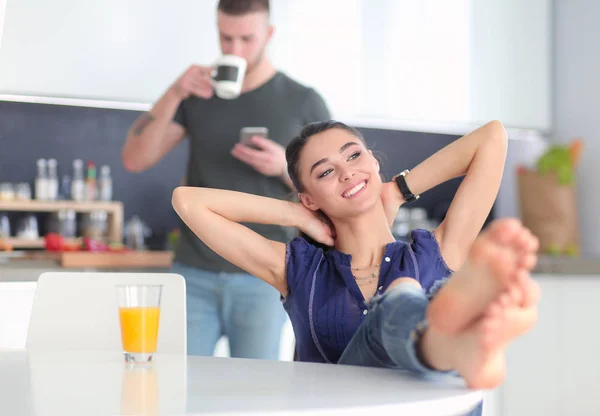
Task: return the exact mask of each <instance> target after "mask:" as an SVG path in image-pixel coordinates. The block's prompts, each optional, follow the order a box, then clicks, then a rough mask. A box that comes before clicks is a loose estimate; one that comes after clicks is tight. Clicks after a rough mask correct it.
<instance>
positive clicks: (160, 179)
mask: <svg viewBox="0 0 600 416" xmlns="http://www.w3.org/2000/svg"><path fill="white" fill-rule="evenodd" d="M138 115H139V113H138V112H135V111H125V110H107V109H97V108H83V107H69V106H55V105H46V104H28V103H12V102H0V182H30V183H32V181H33V178H34V177H35V174H36V160H37V159H38V158H50V157H54V158H56V159H57V160H58V163H59V169H60V172H59V174H60V175H61V176H62V174H63V173H68V174H71V166H72V161H73V159H76V158H81V159H83V160H84V161H87V160H93V161H94V162H95V163H96V165H98V166H99V165H102V164H108V165H110V166H111V168H112V175H113V182H114V185H113V186H114V199H116V200H120V201H123V203H124V206H125V218H126V219H127V218H129V217H130V216H132V215H133V214H138V215H140V216H141V218H142V219H143V220H145V221H146V222H147V223H148V224H149V225H150V226H151V227H152V228H153V230H155V232H156V233H157V235H158V236H161V235H164V234H165V233H166V232H168V230H170V229H172V228H174V227H177V226H178V220H177V216H176V215H175V213H174V212H173V210H172V209H171V205H170V197H171V191H172V189H173V188H174V187H175V186H177V184H178V183H179V180H180V178H181V177H182V176H183V174H184V169H185V165H186V160H187V151H188V148H187V145H186V144H185V143H184V144H182V145H181V146H179V147H178V148H177V149H175V151H173V152H172V153H170V154H169V155H168V156H167V157H166V158H165V159H164V160H163V161H161V162H160V163H159V164H158V165H157V166H156V167H154V168H153V169H150V170H149V171H147V172H144V173H141V174H132V173H129V172H127V171H125V169H124V168H123V167H122V165H121V161H120V152H121V146H122V144H123V141H124V139H125V135H126V133H127V130H128V128H129V126H130V125H131V123H132V122H133V121H134V120H135V119H136V117H137V116H138ZM362 130H363V132H364V134H365V136H366V139H367V141H368V143H369V145H370V146H371V147H372V148H373V150H374V152H375V153H376V154H377V155H378V156H380V160H381V164H382V173H383V175H384V176H385V177H386V178H387V179H390V178H391V177H392V176H393V175H394V174H396V173H397V172H399V171H401V170H403V169H406V168H412V167H414V166H415V165H416V164H417V163H418V162H420V161H422V160H423V159H425V158H426V157H427V156H429V155H431V154H432V153H434V152H435V151H437V150H439V149H440V148H442V147H443V146H445V145H446V144H448V143H450V142H451V141H453V140H455V139H456V136H452V135H440V134H428V133H415V132H404V131H392V130H377V129H362ZM459 183H460V182H459V181H458V180H454V181H450V182H449V183H447V184H444V185H442V186H440V187H438V188H436V189H435V190H432V191H430V192H428V193H427V194H425V195H424V196H423V197H422V198H421V199H420V200H419V201H417V203H416V204H415V206H423V207H425V208H427V210H428V212H429V214H430V215H432V216H435V217H437V218H441V217H443V215H444V214H445V212H446V209H447V207H448V204H449V202H450V200H451V199H452V196H453V195H454V192H455V191H456V188H457V186H458V184H459ZM40 222H41V223H43V218H42V219H41V221H40Z"/></svg>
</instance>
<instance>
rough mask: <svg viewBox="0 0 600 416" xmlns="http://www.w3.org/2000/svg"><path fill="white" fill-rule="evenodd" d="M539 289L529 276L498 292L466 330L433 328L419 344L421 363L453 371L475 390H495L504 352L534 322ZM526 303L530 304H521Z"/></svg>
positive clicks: (502, 371) (502, 377) (502, 376)
mask: <svg viewBox="0 0 600 416" xmlns="http://www.w3.org/2000/svg"><path fill="white" fill-rule="evenodd" d="M538 300H539V287H538V286H537V284H536V283H535V282H534V281H533V280H531V279H530V278H529V277H527V278H522V279H519V281H518V282H517V283H515V284H513V285H510V286H509V288H508V289H507V290H506V291H505V292H503V293H501V294H500V295H499V296H498V298H497V299H496V300H494V301H493V302H492V303H491V304H490V305H489V306H488V307H487V309H486V310H485V311H484V314H483V315H482V316H481V317H480V318H479V319H478V320H477V321H475V322H474V323H473V324H471V325H470V326H469V327H468V328H466V329H465V330H463V331H461V332H460V333H459V334H456V335H447V334H444V333H442V332H439V331H437V330H436V329H434V328H430V329H428V330H427V332H426V333H425V335H424V336H423V339H422V342H421V353H422V355H423V357H424V359H425V361H426V362H427V363H428V364H429V365H430V366H432V367H433V368H436V369H439V370H451V369H452V370H455V371H457V372H458V373H459V374H460V375H461V376H462V377H463V378H464V379H465V381H466V383H467V385H468V386H469V387H471V388H475V389H491V388H494V387H497V386H498V385H499V384H500V383H502V381H503V380H504V377H505V371H506V370H505V361H504V349H505V347H506V345H507V344H508V343H509V342H510V341H511V340H513V339H515V338H516V337H518V336H520V335H522V334H524V333H525V332H527V331H529V330H530V329H531V328H532V327H533V325H534V324H535V322H536V321H537V302H538ZM527 302H532V303H530V304H527V305H526V306H523V305H525V304H526V303H527Z"/></svg>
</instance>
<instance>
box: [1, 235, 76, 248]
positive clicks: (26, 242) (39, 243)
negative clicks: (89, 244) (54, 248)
mask: <svg viewBox="0 0 600 416" xmlns="http://www.w3.org/2000/svg"><path fill="white" fill-rule="evenodd" d="M2 241H5V242H7V243H8V244H10V245H11V246H12V247H13V248H15V249H19V248H44V247H45V246H46V242H45V240H44V239H43V238H36V239H35V240H30V239H27V238H16V237H11V238H4V239H2ZM76 241H77V239H76V238H68V239H66V242H68V243H69V244H74V243H75V242H76Z"/></svg>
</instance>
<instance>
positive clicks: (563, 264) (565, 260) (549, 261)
mask: <svg viewBox="0 0 600 416" xmlns="http://www.w3.org/2000/svg"><path fill="white" fill-rule="evenodd" d="M533 273H535V274H553V275H595V276H598V275H600V258H598V257H596V258H593V257H555V256H540V258H539V259H538V264H537V266H536V267H535V269H534V270H533Z"/></svg>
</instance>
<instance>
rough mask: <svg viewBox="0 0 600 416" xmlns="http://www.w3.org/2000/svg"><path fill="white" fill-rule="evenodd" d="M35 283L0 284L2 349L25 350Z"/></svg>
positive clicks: (0, 341)
mask: <svg viewBox="0 0 600 416" xmlns="http://www.w3.org/2000/svg"><path fill="white" fill-rule="evenodd" d="M35 287H36V283H35V282H0V348H25V340H26V339H27V327H28V326H29V317H30V316H31V307H32V305H33V296H34V294H35Z"/></svg>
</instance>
